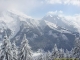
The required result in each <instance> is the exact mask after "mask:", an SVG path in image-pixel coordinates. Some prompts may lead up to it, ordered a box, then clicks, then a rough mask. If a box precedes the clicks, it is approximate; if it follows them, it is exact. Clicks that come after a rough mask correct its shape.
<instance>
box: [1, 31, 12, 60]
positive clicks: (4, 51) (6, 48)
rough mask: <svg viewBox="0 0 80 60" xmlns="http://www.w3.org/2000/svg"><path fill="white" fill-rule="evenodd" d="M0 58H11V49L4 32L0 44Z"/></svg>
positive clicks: (5, 59)
mask: <svg viewBox="0 0 80 60" xmlns="http://www.w3.org/2000/svg"><path fill="white" fill-rule="evenodd" d="M0 60H13V58H12V51H11V42H10V40H9V38H8V37H7V34H6V32H5V36H4V38H3V43H2V46H1V59H0Z"/></svg>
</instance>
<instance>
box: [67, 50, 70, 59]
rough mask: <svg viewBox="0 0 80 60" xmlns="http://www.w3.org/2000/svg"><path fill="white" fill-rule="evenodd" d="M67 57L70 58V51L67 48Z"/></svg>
mask: <svg viewBox="0 0 80 60" xmlns="http://www.w3.org/2000/svg"><path fill="white" fill-rule="evenodd" d="M66 58H70V52H69V51H68V50H67V49H66Z"/></svg>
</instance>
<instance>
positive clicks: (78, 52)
mask: <svg viewBox="0 0 80 60" xmlns="http://www.w3.org/2000/svg"><path fill="white" fill-rule="evenodd" d="M74 57H75V58H80V38H76V39H75V46H74Z"/></svg>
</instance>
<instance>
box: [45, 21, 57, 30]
mask: <svg viewBox="0 0 80 60" xmlns="http://www.w3.org/2000/svg"><path fill="white" fill-rule="evenodd" d="M45 22H46V24H47V25H48V26H49V27H50V28H52V29H54V28H57V25H56V24H54V23H51V22H49V21H45Z"/></svg>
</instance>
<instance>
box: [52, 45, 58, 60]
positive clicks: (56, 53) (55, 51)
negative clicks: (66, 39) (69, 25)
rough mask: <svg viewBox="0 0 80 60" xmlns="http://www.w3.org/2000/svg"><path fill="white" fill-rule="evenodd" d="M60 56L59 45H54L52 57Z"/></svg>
mask: <svg viewBox="0 0 80 60" xmlns="http://www.w3.org/2000/svg"><path fill="white" fill-rule="evenodd" d="M55 58H59V50H58V48H57V45H56V44H55V45H54V48H53V50H52V55H51V59H55Z"/></svg>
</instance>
